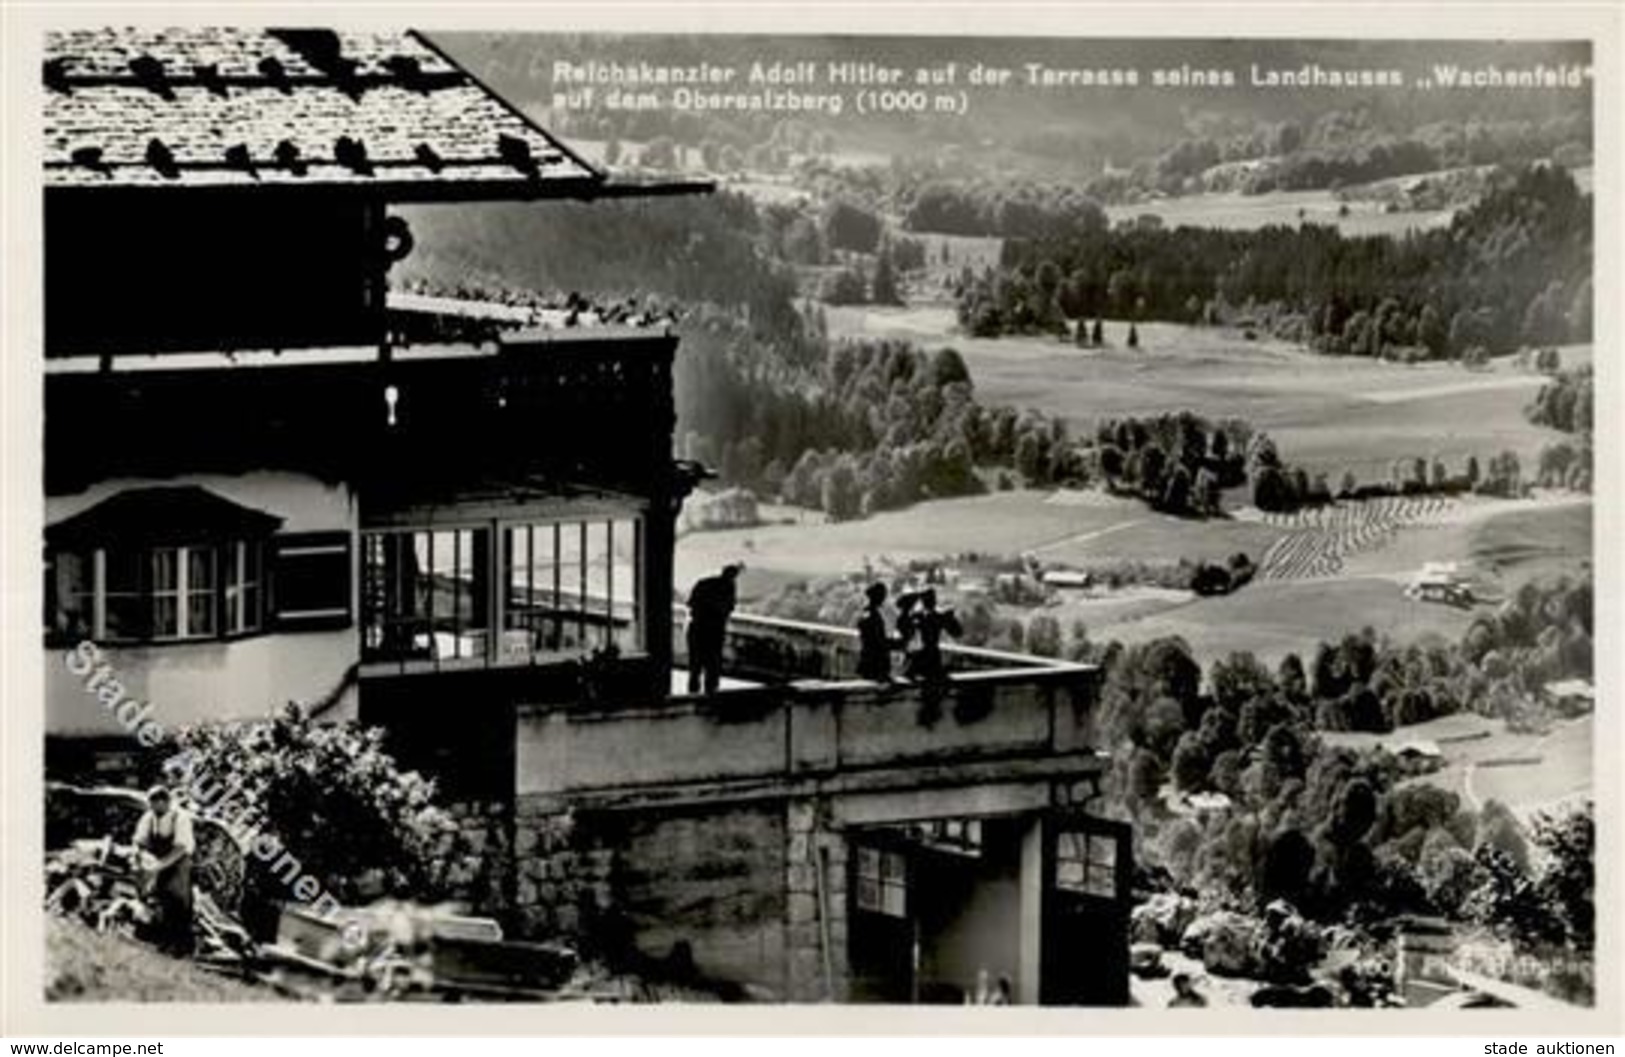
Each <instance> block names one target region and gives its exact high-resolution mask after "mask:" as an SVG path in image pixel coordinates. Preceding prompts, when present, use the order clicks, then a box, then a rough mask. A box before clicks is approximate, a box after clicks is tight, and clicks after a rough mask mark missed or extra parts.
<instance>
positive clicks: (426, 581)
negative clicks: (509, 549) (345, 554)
mask: <svg viewBox="0 0 1625 1057" xmlns="http://www.w3.org/2000/svg"><path fill="white" fill-rule="evenodd" d="M362 554H363V564H362V599H363V605H364V607H365V610H364V612H365V617H364V626H363V632H362V643H363V649H364V652H365V653H366V655H367V657H368V659H381V658H382V659H389V660H472V659H479V658H484V657H485V655H486V650H487V644H488V641H489V630H490V623H489V619H488V599H489V596H490V583H491V579H490V577H491V572H490V531H489V530H488V529H484V528H447V529H434V530H426V531H416V530H389V531H382V532H369V533H367V534H366V535H365V537H364V543H363V551H362Z"/></svg>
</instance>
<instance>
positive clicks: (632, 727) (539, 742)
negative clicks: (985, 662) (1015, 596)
mask: <svg viewBox="0 0 1625 1057" xmlns="http://www.w3.org/2000/svg"><path fill="white" fill-rule="evenodd" d="M1095 678H1096V673H1095V672H1094V670H1093V669H1088V668H1081V667H1076V666H1073V667H1046V668H1031V669H1026V670H1019V671H1017V670H1009V671H997V672H994V671H989V672H968V673H963V674H960V675H956V676H954V678H953V679H952V680H951V681H950V682H949V683H948V684H946V685H944V686H942V687H924V686H915V685H909V684H900V685H896V686H893V687H882V686H879V685H877V684H875V683H869V682H862V681H857V682H843V683H798V684H795V685H792V686H788V687H772V688H761V689H746V690H738V691H725V692H723V693H720V694H717V695H714V696H711V697H700V698H674V699H672V700H670V701H667V702H665V703H662V704H660V705H658V706H652V707H617V706H585V705H570V706H560V705H541V704H538V705H527V706H521V708H520V709H519V714H518V718H517V729H516V741H515V783H516V792H517V793H518V794H520V795H522V796H523V795H534V794H548V793H552V794H556V795H559V796H565V795H568V794H571V793H575V792H580V791H585V790H595V789H615V788H619V787H634V786H648V785H654V784H659V783H683V782H704V781H716V780H722V779H741V778H749V777H778V776H791V775H799V774H807V775H811V774H819V773H829V772H834V771H838V770H843V769H852V768H861V767H867V766H880V765H884V766H887V767H896V766H904V765H909V764H927V763H932V762H950V761H952V762H965V761H969V760H975V759H979V758H988V759H994V758H999V757H1008V756H1011V755H1035V756H1039V755H1051V754H1054V753H1066V752H1076V751H1081V750H1085V749H1088V748H1090V747H1091V741H1090V734H1091V730H1090V723H1091V721H1092V717H1091V712H1092V709H1091V707H1090V705H1091V702H1092V701H1093V695H1094V692H1095V686H1094V682H1095Z"/></svg>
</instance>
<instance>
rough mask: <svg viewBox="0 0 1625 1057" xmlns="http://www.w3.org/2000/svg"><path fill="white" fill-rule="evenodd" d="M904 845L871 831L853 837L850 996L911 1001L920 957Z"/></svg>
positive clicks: (849, 927)
mask: <svg viewBox="0 0 1625 1057" xmlns="http://www.w3.org/2000/svg"><path fill="white" fill-rule="evenodd" d="M910 872H911V871H910V869H909V857H908V851H907V845H905V844H902V843H900V842H898V841H895V840H892V839H889V838H888V837H887V836H886V835H884V834H873V835H870V836H869V837H867V838H866V839H864V840H862V841H858V842H854V844H853V846H852V874H851V877H850V880H849V886H850V887H849V888H848V891H849V892H850V896H849V899H850V902H849V910H850V916H849V918H848V924H847V955H848V958H849V959H850V962H849V964H850V967H851V989H852V1000H853V1001H854V1002H886V1003H893V1004H901V1003H908V1002H913V1001H915V1000H916V998H917V997H918V996H917V995H916V994H915V987H916V975H915V971H916V968H917V965H916V960H917V957H918V935H917V931H916V924H915V913H916V910H915V907H914V906H913V903H914V899H913V898H912V896H913V893H911V892H910V891H909V884H910V881H911V878H910V876H909V874H910Z"/></svg>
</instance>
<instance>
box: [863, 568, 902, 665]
mask: <svg viewBox="0 0 1625 1057" xmlns="http://www.w3.org/2000/svg"><path fill="white" fill-rule="evenodd" d="M863 593H864V596H865V597H866V598H867V599H868V603H869V604H868V605H867V606H866V607H865V608H864V610H863V616H861V617H859V618H858V678H860V679H868V680H870V681H872V682H876V683H889V682H891V681H892V679H891V651H892V649H893V647H895V646H898V645H900V644H899V643H898V642H897V641H896V640H895V639H893V638H892V636H891V634H890V632H888V631H887V629H886V614H885V613H884V612H882V610H881V607H882V606H884V605H885V604H886V585H885V584H882V583H872V584H870V585H869V586H868V587H867V588H865V589H864V592H863Z"/></svg>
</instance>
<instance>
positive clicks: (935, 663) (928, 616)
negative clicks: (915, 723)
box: [897, 587, 965, 683]
mask: <svg viewBox="0 0 1625 1057" xmlns="http://www.w3.org/2000/svg"><path fill="white" fill-rule="evenodd" d="M916 606H918V608H916ZM898 608H899V609H901V610H902V613H901V614H900V615H899V616H898V618H897V631H898V633H899V634H900V635H901V636H902V639H903V643H904V647H903V648H904V651H905V660H904V662H903V674H905V675H907V676H908V677H909V678H910V679H913V680H914V681H916V682H921V683H937V682H942V681H943V680H945V679H947V678H948V671H947V669H946V668H945V667H944V666H943V663H942V636H943V634H944V633H947V634H949V635H952V636H953V637H954V638H956V639H957V638H958V637H959V636H961V635H963V634H964V633H965V630H964V628H963V627H961V626H960V623H959V618H958V617H956V616H955V615H954V611H953V610H951V609H941V610H939V609H938V608H937V592H936V591H935V590H934V589H932V588H929V587H928V588H926V589H925V590H924V591H921V592H920V593H919V595H918V596H908V595H905V596H903V597H902V598H900V599H898Z"/></svg>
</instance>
